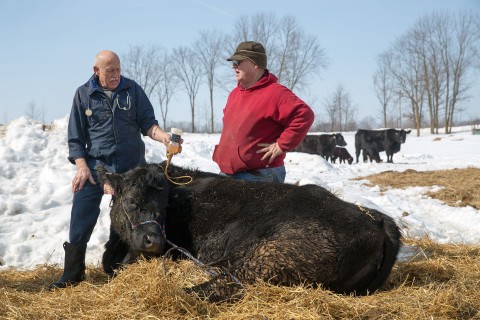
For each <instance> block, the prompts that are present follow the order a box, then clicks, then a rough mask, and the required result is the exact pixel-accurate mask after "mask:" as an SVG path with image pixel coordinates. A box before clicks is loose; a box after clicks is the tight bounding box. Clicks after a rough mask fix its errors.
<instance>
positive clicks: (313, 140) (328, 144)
mask: <svg viewBox="0 0 480 320" xmlns="http://www.w3.org/2000/svg"><path fill="white" fill-rule="evenodd" d="M346 145H347V143H346V142H345V139H344V138H343V136H342V134H341V133H333V134H320V135H313V134H308V135H306V136H305V139H303V141H302V143H300V145H299V146H298V147H297V148H295V150H294V151H296V152H305V153H310V154H318V155H320V156H322V157H323V158H325V160H327V161H329V160H330V158H331V156H332V153H333V150H334V149H335V147H336V146H340V147H345V146H346Z"/></svg>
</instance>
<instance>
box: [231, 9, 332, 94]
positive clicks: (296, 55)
mask: <svg viewBox="0 0 480 320" xmlns="http://www.w3.org/2000/svg"><path fill="white" fill-rule="evenodd" d="M249 40H254V41H258V42H260V43H262V44H263V46H264V47H265V50H266V52H267V56H268V69H269V70H270V71H271V72H272V73H273V74H275V75H276V76H277V77H278V79H279V83H281V84H283V85H285V86H286V87H288V88H289V89H291V90H294V89H296V90H303V89H306V87H307V86H308V84H309V82H310V81H311V80H312V78H313V76H316V75H318V74H319V73H320V72H321V71H322V70H323V69H325V68H326V66H327V64H328V62H327V58H326V54H325V51H324V49H323V48H322V47H321V46H320V44H319V41H318V38H317V37H316V36H315V35H309V34H306V33H305V31H304V30H303V29H302V28H301V27H300V25H299V24H298V22H297V20H296V19H295V18H294V17H293V16H285V17H283V18H282V19H281V20H278V19H277V18H276V16H275V15H274V14H273V13H261V14H256V15H254V16H251V17H250V18H249V17H247V16H242V17H240V19H239V20H238V21H237V23H236V24H235V36H234V37H233V38H232V41H235V43H238V42H241V41H249Z"/></svg>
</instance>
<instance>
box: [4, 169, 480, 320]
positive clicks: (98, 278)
mask: <svg viewBox="0 0 480 320" xmlns="http://www.w3.org/2000/svg"><path fill="white" fill-rule="evenodd" d="M479 176H480V170H479V169H474V168H468V169H457V170H450V171H434V172H427V173H424V172H416V171H413V170H409V171H406V172H404V173H394V172H386V173H381V174H379V175H376V176H369V177H364V178H362V179H369V180H370V181H371V182H372V183H374V184H379V185H381V186H382V187H383V188H387V187H392V188H405V187H408V186H412V185H415V186H433V185H438V186H440V185H441V186H444V187H445V188H444V189H442V190H441V191H440V192H436V193H433V194H432V195H431V196H432V197H441V199H442V200H443V201H445V202H446V203H449V204H451V205H461V204H462V205H471V206H475V207H476V208H478V207H479V199H478V196H479V195H478V194H479V192H478V190H479V188H478V187H479V184H478V182H479ZM404 242H405V244H406V245H408V247H409V248H413V250H414V252H416V253H417V254H416V255H415V256H414V258H412V259H411V261H406V262H398V263H397V264H396V265H395V267H394V269H393V271H392V274H391V275H390V277H389V279H388V281H387V283H386V284H385V285H384V286H383V288H382V290H380V291H379V292H377V293H376V294H373V295H370V296H365V297H353V296H342V295H337V294H332V293H331V292H329V291H325V290H322V289H321V288H311V287H307V286H298V287H276V286H271V285H268V284H266V283H264V282H259V283H257V284H255V285H253V286H248V288H247V289H246V290H245V297H244V299H242V300H241V301H239V302H237V303H235V304H229V303H223V304H210V303H207V302H204V301H201V300H199V299H196V298H195V297H194V296H191V295H188V294H186V293H185V292H184V291H183V290H182V288H185V287H189V286H192V285H194V284H197V283H200V282H202V281H205V280H206V279H207V277H206V274H205V273H204V272H203V271H202V270H201V269H199V268H198V267H197V266H195V265H194V264H193V263H191V262H189V261H182V262H179V263H177V262H172V261H170V260H167V261H166V264H165V266H166V273H165V270H164V264H163V263H162V260H152V261H145V260H142V261H139V262H138V263H135V264H133V265H131V266H129V267H128V268H126V269H125V270H122V271H121V272H119V274H118V276H117V277H115V278H113V279H109V278H108V277H107V276H106V275H105V274H104V273H103V271H102V270H101V269H100V268H98V267H97V268H96V267H93V266H90V267H89V268H88V270H87V281H85V282H83V283H81V284H80V285H78V286H76V287H71V288H67V289H63V290H56V291H53V292H49V291H46V290H45V287H46V286H48V284H50V283H51V282H52V281H54V280H56V279H58V277H59V276H60V275H61V272H62V270H61V269H60V268H58V267H55V266H39V267H38V268H37V269H35V270H31V271H22V270H16V269H8V270H5V271H2V272H0V295H1V297H0V318H1V319H32V320H33V319H35V320H36V319H178V320H182V319H240V320H242V319H245V320H247V319H249V320H250V319H258V320H260V319H262V320H264V319H282V320H283V319H359V320H360V319H361V320H368V319H389V320H390V319H408V320H411V319H415V320H419V319H480V291H479V290H478V288H479V287H480V245H476V246H473V245H470V246H467V245H440V244H437V243H434V242H432V241H429V240H405V241H404Z"/></svg>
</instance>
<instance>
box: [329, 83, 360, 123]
mask: <svg viewBox="0 0 480 320" xmlns="http://www.w3.org/2000/svg"><path fill="white" fill-rule="evenodd" d="M324 107H325V112H326V114H327V117H328V118H329V119H330V131H332V132H333V131H345V130H353V129H354V127H355V126H356V125H355V115H356V112H357V110H356V107H355V106H353V104H352V101H351V98H350V94H349V93H348V92H346V90H345V89H344V88H343V85H341V84H339V85H338V86H337V88H336V89H335V91H334V92H333V94H332V95H331V97H330V98H328V99H326V100H325V103H324Z"/></svg>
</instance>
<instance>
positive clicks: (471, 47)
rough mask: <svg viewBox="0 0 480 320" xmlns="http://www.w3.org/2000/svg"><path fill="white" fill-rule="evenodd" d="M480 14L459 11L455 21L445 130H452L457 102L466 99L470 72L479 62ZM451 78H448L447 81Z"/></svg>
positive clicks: (449, 54) (449, 63)
mask: <svg viewBox="0 0 480 320" xmlns="http://www.w3.org/2000/svg"><path fill="white" fill-rule="evenodd" d="M479 25H480V15H479V14H473V13H466V12H465V13H459V14H458V15H457V16H456V19H455V21H454V22H453V28H452V33H453V35H452V36H453V43H452V46H451V47H450V48H449V50H448V56H447V61H448V65H449V66H450V69H449V70H450V74H451V75H452V82H453V83H452V85H451V86H450V85H447V88H449V89H450V88H451V93H449V94H447V96H448V98H446V99H445V100H446V101H445V132H451V130H452V126H453V117H454V113H455V109H456V106H457V103H458V102H460V101H462V100H464V99H466V98H467V95H466V93H467V92H468V89H470V87H471V83H469V81H468V73H469V72H470V70H471V69H472V68H474V67H475V66H476V64H477V63H478V60H477V59H478V58H479V52H480V32H478V31H479V30H480V26H479ZM449 80H450V78H448V79H447V82H448V81H449Z"/></svg>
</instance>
